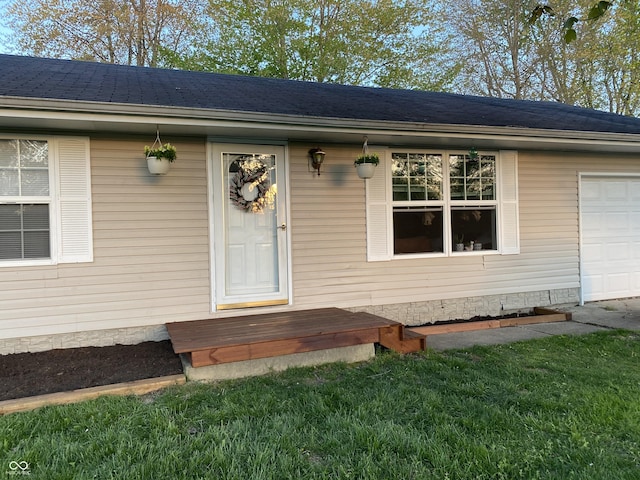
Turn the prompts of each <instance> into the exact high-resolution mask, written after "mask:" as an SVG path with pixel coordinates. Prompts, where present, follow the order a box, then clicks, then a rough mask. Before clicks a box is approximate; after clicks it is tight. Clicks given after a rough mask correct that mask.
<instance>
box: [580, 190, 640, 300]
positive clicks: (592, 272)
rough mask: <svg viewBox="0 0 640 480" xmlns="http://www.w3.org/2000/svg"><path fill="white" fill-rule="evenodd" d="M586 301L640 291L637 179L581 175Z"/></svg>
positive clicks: (583, 269) (639, 233) (626, 295)
mask: <svg viewBox="0 0 640 480" xmlns="http://www.w3.org/2000/svg"><path fill="white" fill-rule="evenodd" d="M580 200H581V201H580V222H581V223H580V225H581V231H582V241H581V249H580V254H581V257H582V258H581V260H582V264H581V277H582V293H583V297H584V300H585V301H590V300H606V299H610V298H623V297H632V296H638V295H640V178H638V177H626V178H625V177H582V179H581V191H580Z"/></svg>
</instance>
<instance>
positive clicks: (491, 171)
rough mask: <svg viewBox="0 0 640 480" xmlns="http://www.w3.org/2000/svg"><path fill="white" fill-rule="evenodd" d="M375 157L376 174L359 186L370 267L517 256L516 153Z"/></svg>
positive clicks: (414, 153)
mask: <svg viewBox="0 0 640 480" xmlns="http://www.w3.org/2000/svg"><path fill="white" fill-rule="evenodd" d="M380 156H381V158H385V162H382V163H381V166H382V165H384V167H382V168H380V167H379V168H378V172H376V176H375V177H374V178H373V179H371V180H369V181H368V184H367V254H368V259H369V260H370V261H373V260H389V259H391V258H394V257H395V258H401V257H406V256H408V255H412V256H416V255H424V256H445V255H452V256H455V255H468V254H472V253H473V252H475V253H476V254H477V253H482V254H487V253H500V254H511V253H518V252H519V234H518V205H517V203H518V199H517V154H516V152H514V151H501V152H493V153H492V152H481V153H479V154H476V153H475V152H473V153H470V152H464V153H463V152H455V151H449V152H447V151H436V150H425V151H420V150H399V149H396V150H387V151H386V152H383V151H381V153H380ZM380 170H383V171H380ZM379 173H380V175H378V174H379Z"/></svg>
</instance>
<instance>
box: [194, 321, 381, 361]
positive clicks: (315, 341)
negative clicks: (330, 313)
mask: <svg viewBox="0 0 640 480" xmlns="http://www.w3.org/2000/svg"><path fill="white" fill-rule="evenodd" d="M379 340H380V334H379V329H377V328H373V329H367V330H360V331H353V332H345V333H339V334H330V335H318V336H311V337H303V338H293V339H283V340H273V341H269V342H260V343H252V344H246V345H234V346H229V347H219V348H210V349H205V350H199V351H195V352H191V365H192V366H193V367H204V366H207V365H218V364H221V363H231V362H241V361H244V360H255V359H258V358H268V357H277V356H280V355H290V354H293V353H304V352H311V351H314V350H326V349H330V348H339V347H349V346H353V345H362V344H367V343H376V342H378V341H379Z"/></svg>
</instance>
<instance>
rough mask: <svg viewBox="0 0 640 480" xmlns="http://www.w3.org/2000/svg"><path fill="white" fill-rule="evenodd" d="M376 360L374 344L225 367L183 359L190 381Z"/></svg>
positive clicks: (248, 361) (225, 365) (238, 363)
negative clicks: (195, 366)
mask: <svg viewBox="0 0 640 480" xmlns="http://www.w3.org/2000/svg"><path fill="white" fill-rule="evenodd" d="M374 356H375V349H374V346H373V344H372V343H368V344H364V345H354V346H351V347H340V348H331V349H327V350H316V351H313V352H305V353H294V354H292V355H282V356H279V357H270V358H258V359H255V360H245V361H242V362H233V363H222V364H220V365H208V366H206V367H197V368H194V367H192V366H191V363H190V362H189V360H188V358H187V357H186V356H185V355H181V356H180V357H181V359H182V366H183V369H184V374H185V376H186V377H187V380H189V381H206V382H209V381H215V380H231V379H234V378H244V377H252V376H256V375H265V374H267V373H270V372H279V371H282V370H286V369H287V368H291V367H310V366H314V365H322V364H324V363H333V362H347V363H355V362H364V361H366V360H369V359H371V358H373V357H374Z"/></svg>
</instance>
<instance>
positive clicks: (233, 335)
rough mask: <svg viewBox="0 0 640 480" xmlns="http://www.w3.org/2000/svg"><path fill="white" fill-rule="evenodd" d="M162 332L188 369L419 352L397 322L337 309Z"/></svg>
mask: <svg viewBox="0 0 640 480" xmlns="http://www.w3.org/2000/svg"><path fill="white" fill-rule="evenodd" d="M167 330H168V332H169V337H170V338H171V342H172V344H173V350H174V352H176V353H180V354H188V355H189V356H190V359H191V363H192V366H193V367H200V366H206V365H216V364H219V363H230V362H238V361H243V360H252V359H257V358H266V357H275V356H281V355H289V354H293V353H303V352H309V351H314V350H322V349H331V348H339V347H345V346H352V345H362V344H366V343H376V342H380V343H382V344H383V345H385V346H389V348H393V349H397V350H398V351H401V352H409V351H416V350H417V349H420V348H419V347H420V345H422V348H421V349H424V342H423V343H422V344H420V342H416V340H415V339H413V338H412V339H410V340H409V339H407V341H406V342H405V341H404V340H403V339H404V332H405V330H404V326H403V325H402V324H400V323H398V322H395V321H393V320H389V319H386V318H382V317H378V316H376V315H371V314H368V313H362V312H359V313H353V312H349V311H347V310H342V309H339V308H323V309H318V310H304V311H296V312H280V313H269V314H261V315H248V316H239V317H229V318H223V319H209V320H197V321H192V322H180V323H169V324H167ZM383 332H385V337H384V339H382V337H381V335H382V333H383ZM392 337H397V338H392Z"/></svg>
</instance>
